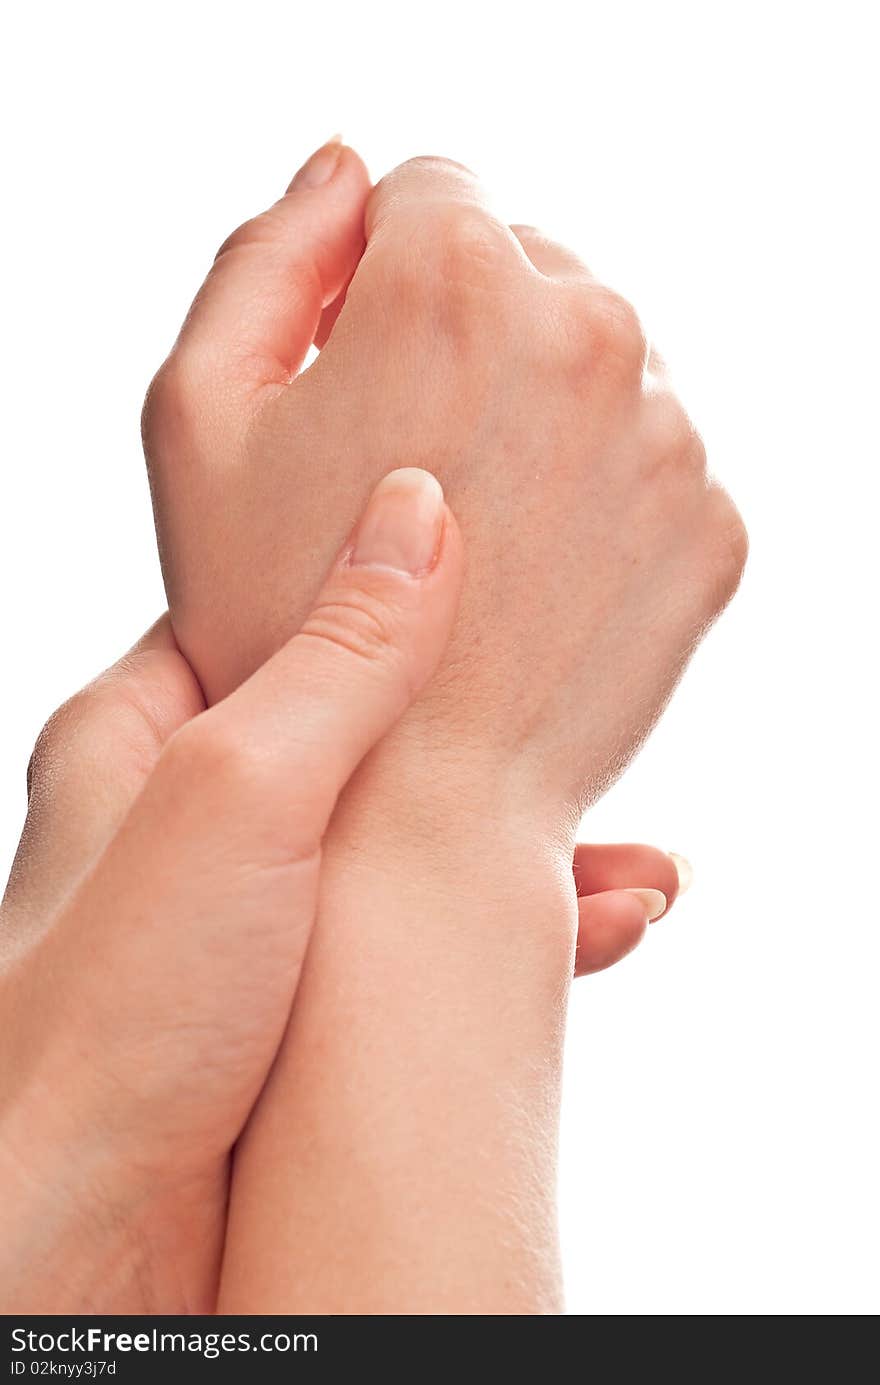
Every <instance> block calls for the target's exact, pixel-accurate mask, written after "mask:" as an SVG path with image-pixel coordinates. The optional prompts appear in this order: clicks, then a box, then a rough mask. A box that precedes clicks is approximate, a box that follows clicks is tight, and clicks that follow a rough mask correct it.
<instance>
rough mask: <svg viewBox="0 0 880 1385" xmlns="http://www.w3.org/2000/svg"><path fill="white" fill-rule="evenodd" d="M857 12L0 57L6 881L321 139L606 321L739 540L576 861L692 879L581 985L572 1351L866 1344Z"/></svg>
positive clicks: (188, 19) (860, 46) (403, 32)
mask: <svg viewBox="0 0 880 1385" xmlns="http://www.w3.org/2000/svg"><path fill="white" fill-rule="evenodd" d="M872 8H873V7H871V6H869V5H868V4H867V3H864V4H846V3H840V0H838V3H835V4H833V5H831V4H829V5H811V4H804V3H801V4H781V3H775V4H774V3H767V0H765V3H762V4H758V5H751V4H743V3H740V4H739V5H736V6H721V5H720V4H712V3H703V4H693V5H687V4H680V3H679V4H676V3H667V4H662V5H661V4H656V3H655V4H644V5H639V4H632V3H619V0H613V3H612V0H606V3H603V4H601V5H596V4H589V3H587V4H577V5H574V4H571V5H569V4H565V5H563V4H558V3H552V2H550V0H545V3H543V4H542V5H537V6H535V5H528V6H525V5H523V6H517V5H515V4H513V3H506V4H504V5H501V4H480V3H478V0H470V3H468V4H464V5H460V4H455V3H450V0H445V3H444V4H442V5H439V4H438V5H436V6H434V7H430V6H422V5H416V4H406V5H401V6H399V7H398V6H393V5H389V4H382V3H378V4H376V3H374V4H370V5H363V4H354V5H348V4H345V3H342V0H335V3H334V4H333V5H324V4H322V3H320V0H315V3H313V4H311V5H302V4H296V3H285V4H281V3H259V2H258V0H248V3H247V4H235V5H226V4H223V3H213V4H205V5H199V4H186V3H185V2H184V3H180V2H178V3H175V4H165V3H156V2H155V0H153V2H152V3H142V4H113V5H111V4H107V5H97V4H89V3H82V4H77V5H61V4H54V5H53V4H44V5H28V6H24V5H21V6H19V7H18V12H17V14H16V16H15V17H13V18H11V19H9V18H7V20H6V26H5V27H6V34H5V38H4V48H5V54H4V58H3V68H4V71H3V80H2V96H0V100H2V105H3V110H2V112H0V115H2V127H3V129H4V132H5V143H6V146H7V148H6V153H5V156H4V175H3V187H4V193H5V199H4V200H5V205H6V210H5V214H4V218H3V222H2V238H3V256H2V266H3V279H4V288H3V318H4V322H3V331H2V346H0V350H2V353H3V361H2V380H3V389H4V399H3V411H2V429H3V443H4V454H5V455H4V468H3V484H2V491H0V600H2V613H3V646H4V655H3V669H4V672H3V681H2V696H3V719H2V723H0V785H2V791H0V828H2V849H3V852H4V860H5V859H6V858H11V854H12V849H13V845H14V839H15V837H16V835H17V831H18V827H19V823H20V819H21V816H22V810H23V803H24V770H25V764H26V761H27V758H28V753H29V749H30V744H31V742H32V740H33V738H34V735H35V734H36V732H37V730H38V729H39V726H40V724H41V722H42V721H43V719H44V718H45V716H46V715H47V713H48V712H49V711H51V709H52V708H53V706H54V705H55V704H56V703H57V702H59V701H60V700H62V699H63V698H64V697H65V696H66V695H67V694H68V693H69V692H71V691H72V690H73V689H75V688H76V687H77V686H78V685H80V684H81V683H83V682H84V681H86V680H87V679H88V678H89V677H90V676H91V675H92V674H93V673H94V672H96V671H97V670H98V669H99V668H100V667H102V666H103V665H104V664H106V663H108V662H110V661H112V660H113V659H114V658H115V657H116V656H117V654H118V653H119V652H121V651H122V650H123V649H124V648H125V647H126V646H127V645H128V644H129V643H130V642H131V641H132V640H133V639H134V638H135V636H136V635H137V634H138V633H139V632H140V630H141V629H142V628H144V627H145V626H146V625H148V624H149V623H150V621H151V620H152V619H153V618H154V616H155V615H156V614H157V612H158V611H159V610H160V609H161V607H162V604H163V601H162V588H161V582H160V577H159V572H158V566H157V563H156V559H155V555H154V551H153V539H152V531H151V518H150V511H149V501H148V494H147V487H146V482H145V479H144V474H143V469H142V465H141V461H140V455H139V440H138V415H139V407H140V402H141V397H142V395H143V392H144V389H145V386H146V384H147V382H148V380H149V378H150V375H151V373H152V372H153V370H154V369H155V367H156V365H157V364H158V363H159V361H160V360H161V358H162V356H163V354H164V353H165V351H166V349H167V347H168V345H169V344H170V341H171V339H172V337H173V335H174V333H175V332H176V329H177V326H178V324H179V321H180V319H181V317H182V315H183V313H184V310H185V308H186V306H187V304H188V301H189V298H190V297H191V295H192V293H193V291H194V290H195V288H196V287H197V285H198V283H199V281H200V279H201V277H202V275H203V273H204V271H205V269H206V267H207V266H208V265H209V263H210V260H211V258H212V256H213V253H214V251H215V249H216V247H217V246H218V245H219V244H220V242H221V241H222V240H223V239H224V237H225V235H226V234H227V233H228V231H230V230H231V229H232V228H233V227H234V226H235V225H236V224H237V223H238V222H240V221H241V220H243V219H244V218H245V217H247V216H248V215H250V214H251V213H253V212H254V211H257V210H259V209H260V208H261V207H262V206H263V205H265V204H267V203H268V202H269V201H272V200H274V198H275V197H276V196H277V195H279V194H280V192H281V191H282V190H283V188H284V186H285V184H286V182H287V181H288V179H289V178H290V176H291V174H292V173H293V171H294V169H295V168H296V166H297V165H298V164H299V163H300V162H301V161H302V159H303V158H304V157H305V156H306V155H307V154H308V153H309V152H310V150H311V148H312V147H314V146H315V145H317V144H319V143H321V142H322V141H323V140H324V139H326V138H327V137H328V136H330V135H331V134H332V133H333V132H334V131H335V130H337V129H340V130H342V131H344V133H345V135H346V137H347V139H349V140H350V141H351V142H352V143H354V144H356V145H357V147H358V148H359V149H361V150H362V151H363V153H364V155H365V157H366V159H367V161H368V163H369V165H370V167H371V170H372V171H373V173H374V175H376V176H378V175H379V174H381V173H382V172H383V171H384V170H385V169H387V168H388V167H389V166H390V165H392V164H394V163H396V162H398V161H399V160H401V159H403V158H405V157H407V156H409V155H412V154H416V153H425V152H432V153H435V152H436V153H446V154H450V155H452V156H454V157H456V158H458V159H460V160H463V161H464V162H466V163H468V164H470V165H471V166H473V167H474V168H476V169H477V170H479V171H480V172H481V173H482V174H483V175H484V176H485V178H486V181H487V182H488V184H489V186H490V188H491V189H493V191H494V193H495V194H496V200H497V204H498V207H499V209H500V210H501V211H502V212H503V213H504V214H505V215H506V216H507V217H508V219H511V220H522V221H531V222H534V223H537V224H539V225H541V226H542V227H544V228H545V229H547V230H548V231H549V232H550V233H551V234H553V235H555V236H556V237H557V238H560V239H564V240H567V241H569V242H570V243H572V244H573V245H574V246H576V247H577V248H578V249H579V250H580V251H581V252H582V253H583V254H584V256H585V258H587V259H588V260H589V262H590V263H591V265H592V266H593V267H594V268H595V269H596V270H597V271H599V272H600V273H601V274H603V275H604V276H605V277H607V278H610V279H611V280H612V281H613V282H614V283H615V284H616V285H617V286H618V287H620V288H622V289H623V290H625V291H626V292H627V293H628V294H629V295H630V296H631V297H632V298H633V299H634V300H635V301H636V303H637V305H638V306H639V308H640V309H641V310H642V313H643V316H644V317H645V319H646V322H647V324H648V327H649V329H650V331H651V332H652V334H653V335H654V336H655V338H656V340H657V342H658V344H659V346H660V348H661V350H662V351H663V353H664V354H665V356H666V357H667V358H668V360H669V362H670V363H671V365H672V367H673V370H674V373H675V375H676V376H677V379H678V383H679V385H680V388H681V390H682V393H683V394H684V397H685V400H686V402H687V403H688V405H689V407H690V409H691V412H692V414H693V415H694V417H695V419H696V421H697V423H698V425H699V426H700V427H701V429H702V431H703V433H704V436H705V438H706V441H707V445H708V448H709V452H710V457H711V459H712V462H713V465H714V469H715V470H716V471H717V472H718V473H719V474H720V475H721V476H722V477H723V479H724V481H725V482H726V483H727V484H728V486H729V488H730V489H731V491H732V492H733V494H734V495H735V497H736V499H737V501H738V502H739V504H740V507H741V509H742V511H743V513H744V515H745V517H746V520H747V522H748V524H749V528H750V531H751V538H752V557H751V562H750V566H749V569H748V572H747V576H746V579H745V582H744V585H743V588H742V591H741V593H740V595H739V597H738V598H737V600H736V602H735V603H734V605H733V607H732V608H731V610H730V612H729V613H728V614H727V616H725V618H724V619H723V620H722V622H721V623H720V625H719V626H718V627H717V628H716V630H715V631H714V632H713V634H712V635H711V637H710V638H709V640H708V642H707V643H706V645H705V646H704V648H703V649H702V650H701V651H700V653H699V655H698V657H697V659H696V661H695V663H694V665H693V667H692V668H691V670H690V672H689V673H688V675H687V678H686V680H685V682H684V684H683V686H682V688H681V690H680V692H679V694H678V696H677V697H676V699H675V701H674V703H673V705H672V708H671V709H670V711H669V712H668V714H667V715H666V717H665V719H664V720H663V722H662V724H661V725H660V727H659V729H658V730H657V732H656V734H655V736H654V738H653V740H652V741H651V742H650V744H649V746H648V747H647V749H646V750H645V751H644V752H643V754H642V755H641V757H640V759H639V760H638V762H637V763H636V765H635V766H634V768H633V769H632V770H631V772H630V773H629V774H628V775H627V777H626V778H625V780H624V781H623V782H622V783H621V784H619V785H618V786H617V787H616V788H615V789H614V790H613V791H612V793H611V794H610V795H609V797H608V798H607V800H606V801H604V802H603V803H602V804H600V805H599V807H598V808H597V809H596V810H595V811H594V812H593V813H592V815H591V818H590V819H589V820H588V821H587V822H586V823H585V825H584V826H585V831H584V834H585V835H589V836H592V837H593V838H595V839H599V840H601V839H609V840H613V839H618V838H619V839H629V838H632V839H644V840H647V841H654V842H656V843H658V844H659V845H661V846H664V847H668V848H674V849H676V850H678V851H681V852H683V853H685V854H686V855H688V856H689V857H691V858H692V860H693V862H694V865H695V868H696V873H697V881H696V884H695V886H694V889H693V891H692V893H691V894H690V895H689V896H688V898H687V899H686V900H684V901H683V902H682V904H681V905H680V906H679V907H677V908H676V910H675V911H674V913H673V914H672V915H671V917H670V918H669V919H667V920H665V921H664V922H663V923H662V924H661V925H659V926H658V927H657V928H656V929H655V930H654V931H653V933H652V935H651V936H650V938H649V940H648V943H647V945H646V946H644V947H643V948H642V949H641V950H640V951H639V952H638V953H636V954H635V955H634V956H633V957H632V958H630V959H629V960H628V961H626V962H625V963H624V964H623V965H621V966H620V967H619V968H617V969H615V970H614V971H613V972H611V973H609V974H607V975H605V976H603V977H599V978H596V979H593V980H588V981H583V982H580V983H578V985H577V987H576V991H575V999H574V1002H573V1010H572V1020H571V1032H570V1044H569V1051H568V1066H567V1074H566V1084H567V1085H566V1101H565V1112H564V1131H563V1180H562V1213H563V1227H564V1248H565V1259H566V1271H567V1281H568V1296H569V1307H570V1310H571V1311H572V1312H576V1313H586V1314H593V1313H599V1314H606V1313H608V1314H708V1313H730V1314H746V1313H749V1314H750V1313H774V1314H783V1313H785V1314H815V1313H847V1312H849V1313H859V1312H861V1313H865V1312H869V1311H875V1310H876V1309H877V1307H878V1293H877V1283H876V1278H875V1276H876V1236H877V1230H878V1227H877V1210H878V1209H877V1199H876V1171H877V1156H878V1150H877V1139H876V1129H875V1119H876V1096H877V1093H876V1086H877V1084H876V1076H875V1067H876V1048H877V1029H876V1020H875V1012H876V1009H877V998H876V997H877V963H878V923H880V920H878V913H880V910H878V895H880V862H878V853H877V849H876V847H877V824H876V814H875V803H876V788H875V785H876V777H877V760H876V736H875V731H874V722H875V718H876V705H875V703H876V676H875V666H874V649H875V647H876V619H875V603H876V596H877V584H876V558H875V553H876V547H877V502H878V483H877V467H878V461H880V458H878V436H877V426H876V413H877V403H876V400H877V353H876V334H877V327H876V323H877V310H878V306H880V303H878V273H877V247H878V244H880V238H878V226H877V223H876V220H875V219H874V217H873V208H872V194H874V193H876V182H877V176H876V175H877V167H876V135H877V118H878V111H877V108H876V101H875V98H873V97H872V95H871V87H872V86H874V87H875V88H876V69H875V55H876V48H875V46H874V44H873V43H872V42H871V39H870V35H869V32H868V24H867V21H868V18H869V16H870V14H871V11H872ZM872 707H873V708H874V710H873V711H872Z"/></svg>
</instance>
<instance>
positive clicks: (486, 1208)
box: [221, 810, 575, 1313]
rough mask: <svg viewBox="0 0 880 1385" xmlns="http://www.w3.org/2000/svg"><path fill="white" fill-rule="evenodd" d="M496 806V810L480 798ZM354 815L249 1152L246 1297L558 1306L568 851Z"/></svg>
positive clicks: (407, 1306)
mask: <svg viewBox="0 0 880 1385" xmlns="http://www.w3.org/2000/svg"><path fill="white" fill-rule="evenodd" d="M480 816H481V815H480ZM425 826H427V822H426V823H425V824H424V825H420V826H419V827H418V828H417V829H416V830H412V829H413V824H412V822H410V823H409V824H408V828H409V829H410V830H403V831H401V826H400V821H399V815H398V818H397V821H396V822H395V821H393V820H392V819H391V817H390V816H388V817H386V818H385V820H384V821H382V815H381V814H377V813H375V812H373V813H372V814H371V815H370V822H369V826H368V827H367V828H364V826H363V823H362V822H361V823H360V825H359V819H358V815H357V813H356V812H351V811H349V812H348V813H347V814H346V815H345V816H344V817H343V818H342V819H341V820H340V821H339V822H338V824H337V826H336V828H335V830H334V832H333V834H332V836H331V839H330V841H329V842H328V846H327V850H326V858H325V863H324V867H323V877H322V878H323V893H322V905H321V910H320V914H319V919H318V923H317V926H316V931H315V934H314V935H313V940H312V944H311V946H310V950H309V954H308V959H307V963H306V970H305V973H304V976H303V979H302V982H301V985H300V989H299V992H298V995H297V1000H296V1004H295V1009H294V1015H293V1019H292V1022H291V1026H290V1029H289V1032H288V1035H287V1038H286V1040H285V1044H284V1046H283V1049H282V1052H281V1054H280V1055H279V1059H278V1061H277V1063H276V1066H275V1069H274V1071H273V1074H272V1077H271V1079H270V1083H269V1084H268V1086H267V1088H266V1090H265V1092H264V1094H263V1097H262V1098H261V1101H260V1103H259V1106H258V1108H257V1111H256V1113H255V1115H254V1117H253V1119H252V1121H251V1125H250V1127H249V1129H248V1131H247V1133H246V1135H245V1137H244V1139H243V1140H242V1141H241V1142H240V1145H239V1149H238V1153H237V1157H236V1166H235V1178H234V1184H233V1197H232V1205H231V1214H230V1223H229V1233H228V1239H227V1252H226V1261H225V1267H224V1276H223V1288H222V1292H221V1308H222V1309H224V1310H226V1311H229V1312H252V1311H262V1312H273V1311H276V1312H291V1311H297V1312H318V1313H400V1312H407V1313H438V1312H439V1313H542V1312H554V1311H558V1310H559V1307H560V1278H559V1268H558V1253H557V1239H556V1225H555V1161H556V1129H557V1115H558V1101H559V1079H560V1067H561V1045H562V1030H563V1023H564V1011H565V1004H566V998H567V991H568V983H569V978H570V976H571V970H572V947H573V936H574V920H575V902H574V894H573V888H572V884H571V874H570V869H568V870H566V868H565V866H564V864H563V862H564V860H565V856H564V853H562V852H559V853H557V852H555V851H549V850H547V849H545V848H542V846H541V844H540V841H539V840H536V839H535V838H534V837H532V836H531V834H529V833H528V832H527V831H526V829H525V825H524V824H523V825H519V826H514V825H513V824H511V823H509V822H507V823H495V824H492V823H490V822H488V821H484V822H483V826H482V828H481V829H480V831H479V832H478V831H477V829H476V820H475V818H474V817H468V816H467V815H466V814H465V813H464V810H462V812H461V813H460V814H459V815H458V821H457V823H448V824H447V827H446V829H445V830H441V831H438V832H434V833H432V832H429V831H425V830H424V827H425Z"/></svg>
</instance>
